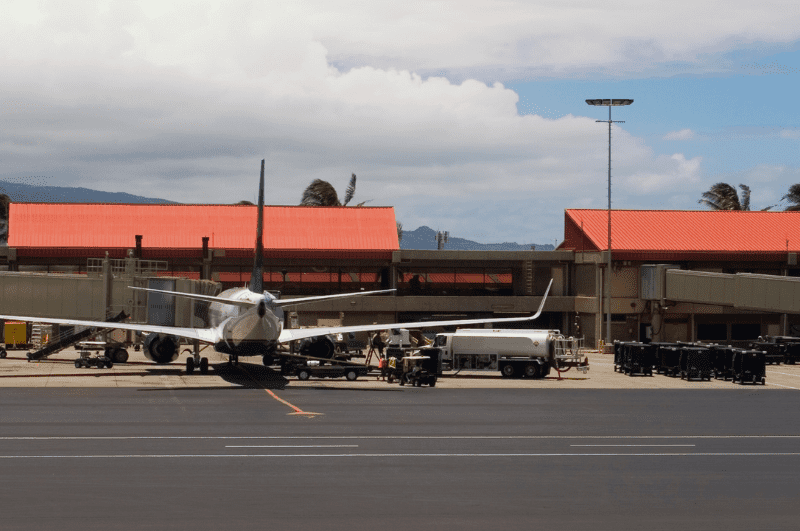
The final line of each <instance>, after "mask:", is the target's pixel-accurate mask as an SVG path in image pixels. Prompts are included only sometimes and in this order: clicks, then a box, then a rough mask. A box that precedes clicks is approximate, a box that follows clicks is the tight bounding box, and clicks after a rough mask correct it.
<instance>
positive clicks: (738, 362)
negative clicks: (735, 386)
mask: <svg viewBox="0 0 800 531" xmlns="http://www.w3.org/2000/svg"><path fill="white" fill-rule="evenodd" d="M765 357H766V354H765V352H764V351H763V350H744V349H734V353H733V377H732V380H733V383H736V382H739V383H740V384H744V383H745V382H752V383H759V382H760V383H761V385H766V383H767V371H766V359H765Z"/></svg>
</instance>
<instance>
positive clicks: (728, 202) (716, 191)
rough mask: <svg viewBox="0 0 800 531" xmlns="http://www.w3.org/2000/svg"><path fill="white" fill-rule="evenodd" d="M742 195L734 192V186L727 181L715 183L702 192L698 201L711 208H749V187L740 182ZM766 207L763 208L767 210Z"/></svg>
mask: <svg viewBox="0 0 800 531" xmlns="http://www.w3.org/2000/svg"><path fill="white" fill-rule="evenodd" d="M739 188H741V189H742V197H741V199H740V198H739V194H738V193H736V188H734V187H733V186H731V185H729V184H728V183H717V184H715V185H713V186H712V187H711V188H709V189H708V192H704V193H703V199H700V200H699V201H698V203H700V204H703V205H706V206H708V207H709V208H711V209H712V210H750V187H749V186H746V185H744V184H740V185H739ZM770 208H772V207H767V208H765V209H764V210H769V209H770Z"/></svg>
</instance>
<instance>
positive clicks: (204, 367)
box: [186, 354, 208, 374]
mask: <svg viewBox="0 0 800 531" xmlns="http://www.w3.org/2000/svg"><path fill="white" fill-rule="evenodd" d="M195 368H197V369H199V370H200V374H208V358H201V357H200V355H199V354H195V355H194V356H189V357H188V358H186V374H192V373H193V372H194V370H195Z"/></svg>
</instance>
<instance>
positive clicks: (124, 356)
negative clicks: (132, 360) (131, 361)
mask: <svg viewBox="0 0 800 531" xmlns="http://www.w3.org/2000/svg"><path fill="white" fill-rule="evenodd" d="M111 360H112V361H113V362H115V363H125V362H126V361H128V351H127V350H125V349H124V348H118V349H115V350H114V356H113V357H111Z"/></svg>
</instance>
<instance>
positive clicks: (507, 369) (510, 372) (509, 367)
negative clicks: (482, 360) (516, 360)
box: [500, 363, 517, 378]
mask: <svg viewBox="0 0 800 531" xmlns="http://www.w3.org/2000/svg"><path fill="white" fill-rule="evenodd" d="M500 372H502V373H503V376H505V377H506V378H513V377H514V375H515V374H516V373H517V369H516V367H514V365H513V364H511V363H507V364H505V365H503V367H502V368H501V369H500Z"/></svg>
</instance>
